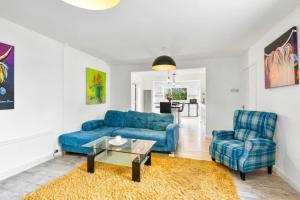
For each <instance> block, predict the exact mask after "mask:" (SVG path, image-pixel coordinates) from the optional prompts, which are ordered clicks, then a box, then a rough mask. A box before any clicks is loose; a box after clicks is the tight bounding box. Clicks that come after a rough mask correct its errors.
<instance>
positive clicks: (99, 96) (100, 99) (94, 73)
mask: <svg viewBox="0 0 300 200" xmlns="http://www.w3.org/2000/svg"><path fill="white" fill-rule="evenodd" d="M86 87H87V88H86V103H87V104H88V105H93V104H103V103H105V102H106V73H105V72H101V71H98V70H95V69H91V68H86Z"/></svg>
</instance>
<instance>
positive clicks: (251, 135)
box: [234, 129, 260, 141]
mask: <svg viewBox="0 0 300 200" xmlns="http://www.w3.org/2000/svg"><path fill="white" fill-rule="evenodd" d="M259 136H260V133H259V132H257V131H252V130H250V129H236V130H235V131H234V139H236V140H241V141H246V140H249V139H255V138H259Z"/></svg>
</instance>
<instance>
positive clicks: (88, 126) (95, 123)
mask: <svg viewBox="0 0 300 200" xmlns="http://www.w3.org/2000/svg"><path fill="white" fill-rule="evenodd" d="M103 124H104V120H90V121H87V122H84V123H83V124H82V125H81V130H83V131H92V130H94V129H96V128H100V127H101V126H103Z"/></svg>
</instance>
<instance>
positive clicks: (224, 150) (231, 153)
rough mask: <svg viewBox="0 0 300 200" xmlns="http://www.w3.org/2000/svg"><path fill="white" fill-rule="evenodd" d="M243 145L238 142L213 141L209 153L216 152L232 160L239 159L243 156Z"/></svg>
mask: <svg viewBox="0 0 300 200" xmlns="http://www.w3.org/2000/svg"><path fill="white" fill-rule="evenodd" d="M244 144H245V143H244V142H242V141H240V140H214V141H213V142H212V144H211V145H212V146H211V151H217V152H219V153H220V154H223V155H226V156H227V157H229V158H232V159H239V158H240V157H241V156H242V154H243V151H244Z"/></svg>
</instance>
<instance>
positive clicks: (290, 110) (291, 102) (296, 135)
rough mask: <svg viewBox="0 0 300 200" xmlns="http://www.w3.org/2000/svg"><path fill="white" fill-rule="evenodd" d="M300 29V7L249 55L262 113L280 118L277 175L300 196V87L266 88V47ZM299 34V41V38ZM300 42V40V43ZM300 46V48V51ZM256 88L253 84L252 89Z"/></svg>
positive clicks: (277, 130)
mask: <svg viewBox="0 0 300 200" xmlns="http://www.w3.org/2000/svg"><path fill="white" fill-rule="evenodd" d="M299 25H300V7H298V8H296V10H295V11H294V12H293V13H291V14H290V15H289V16H287V17H286V18H285V19H283V20H282V21H281V22H279V23H278V24H277V25H276V26H274V27H273V28H272V29H271V30H270V31H269V32H268V33H267V34H266V35H265V36H263V37H262V38H261V39H260V40H259V41H258V42H257V43H256V44H254V45H253V46H252V47H251V48H250V50H249V54H248V65H249V66H250V65H253V64H255V67H256V85H257V86H256V88H254V89H252V90H256V94H257V97H256V99H253V100H252V101H256V107H257V109H258V110H264V111H271V112H275V113H277V114H278V115H279V118H278V123H277V128H276V142H277V156H276V169H277V171H278V172H279V173H280V174H281V175H282V176H283V177H284V178H285V179H286V180H287V181H288V182H289V183H290V184H291V185H293V186H294V187H295V188H296V189H297V190H298V191H299V192H300V148H299V142H300V132H299V130H300V123H299V120H300V106H299V102H300V86H299V85H297V86H289V87H281V88H275V89H268V90H267V89H265V87H264V47H266V46H267V45H268V44H270V43H271V42H273V41H274V40H275V39H276V38H278V37H279V36H281V35H282V34H283V33H285V32H286V31H287V30H288V29H290V28H291V27H293V26H298V31H299ZM299 36H300V35H299V33H298V38H300V37H299ZM298 40H299V39H298ZM299 44H300V43H299ZM299 44H298V47H300V46H299ZM253 85H254V86H255V84H253V83H251V81H250V84H249V87H250V89H251V87H253Z"/></svg>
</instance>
